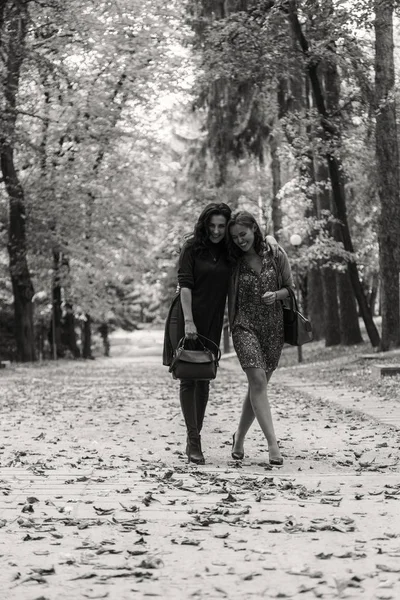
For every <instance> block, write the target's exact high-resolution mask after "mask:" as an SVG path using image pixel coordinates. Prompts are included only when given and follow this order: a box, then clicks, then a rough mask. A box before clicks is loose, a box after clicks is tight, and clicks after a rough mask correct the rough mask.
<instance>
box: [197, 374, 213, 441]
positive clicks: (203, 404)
mask: <svg viewBox="0 0 400 600" xmlns="http://www.w3.org/2000/svg"><path fill="white" fill-rule="evenodd" d="M209 392H210V382H209V381H196V390H195V398H196V413H197V430H198V432H199V433H200V432H201V430H202V428H203V421H204V415H205V412H206V408H207V403H208V396H209Z"/></svg>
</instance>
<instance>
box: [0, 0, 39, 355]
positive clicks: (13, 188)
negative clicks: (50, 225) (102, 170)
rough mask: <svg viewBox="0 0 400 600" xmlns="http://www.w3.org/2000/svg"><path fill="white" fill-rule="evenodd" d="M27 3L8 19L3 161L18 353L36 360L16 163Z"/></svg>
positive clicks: (0, 137)
mask: <svg viewBox="0 0 400 600" xmlns="http://www.w3.org/2000/svg"><path fill="white" fill-rule="evenodd" d="M27 5H28V2H27V1H17V2H12V3H11V4H10V6H9V7H7V8H8V11H7V14H6V19H7V21H8V28H9V30H8V35H7V48H6V73H5V83H4V110H3V128H2V132H1V134H0V163H1V170H2V173H3V178H4V184H5V187H6V190H7V194H8V197H9V207H10V208H9V238H8V253H9V259H10V276H11V281H12V288H13V294H14V311H15V327H16V341H17V352H18V358H19V360H21V361H32V360H34V359H35V341H34V323H33V303H32V298H33V295H34V289H33V284H32V280H31V274H30V271H29V267H28V260H27V239H26V226H25V218H26V211H25V197H24V190H23V188H22V185H21V182H20V180H19V176H18V171H17V168H16V166H15V163H14V145H15V139H16V120H17V114H18V113H17V94H18V88H19V82H20V75H21V67H22V63H23V60H24V50H25V38H26V32H27V24H28V12H27Z"/></svg>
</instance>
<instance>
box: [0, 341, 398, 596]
mask: <svg viewBox="0 0 400 600" xmlns="http://www.w3.org/2000/svg"><path fill="white" fill-rule="evenodd" d="M156 351H158V350H156ZM153 354H154V353H153V352H152V351H151V349H149V350H148V351H144V352H140V351H138V352H131V353H130V356H129V357H127V358H124V357H123V356H116V357H115V358H110V359H97V360H96V361H93V362H89V363H84V362H80V361H77V362H60V363H58V364H56V365H54V364H50V365H41V366H39V365H38V366H30V367H29V366H26V367H24V366H19V367H16V368H14V367H11V368H9V369H6V370H4V371H3V372H2V373H1V375H0V398H1V401H0V402H1V408H2V419H1V440H0V461H1V462H0V560H1V563H2V568H1V569H0V589H1V590H3V593H4V597H6V598H8V599H10V600H13V599H17V600H39V599H41V600H44V599H47V600H64V599H65V600H70V599H72V598H73V599H74V600H75V599H80V598H109V599H112V600H123V599H125V598H126V599H128V598H146V597H150V596H154V597H160V598H171V599H172V598H174V599H180V598H182V599H186V598H194V599H200V598H213V599H214V598H216V599H217V598H229V599H230V598H233V599H235V598H241V599H246V598H300V599H304V600H309V599H311V598H371V599H375V598H377V599H381V600H389V599H391V598H393V599H394V600H395V599H397V598H399V597H400V567H399V564H400V563H399V556H400V521H399V519H398V514H399V500H400V473H399V435H400V434H399V433H398V432H397V431H396V429H394V428H392V427H391V426H390V424H387V423H383V422H382V423H380V422H377V421H376V420H374V419H372V418H370V417H369V416H367V415H365V414H364V413H363V412H362V410H361V411H359V412H352V411H351V410H349V409H348V408H346V407H343V406H339V405H338V404H332V403H330V402H328V401H327V402H320V401H319V399H318V398H315V397H312V396H309V395H307V394H305V393H304V390H303V391H297V390H296V389H293V388H290V387H285V386H284V385H283V383H282V378H281V379H280V377H281V376H280V375H279V373H277V377H276V382H275V383H274V382H273V381H272V385H271V389H270V399H271V403H272V405H273V411H274V415H275V421H276V429H277V433H278V437H279V439H280V443H281V446H282V450H283V454H284V456H285V464H284V466H283V467H282V468H276V467H275V468H273V469H271V468H270V466H269V465H268V462H267V453H266V445H265V443H263V441H262V437H261V434H260V432H259V431H258V428H257V427H254V428H253V430H252V432H251V433H250V435H249V438H248V442H247V444H246V448H245V450H246V458H245V460H244V461H243V464H242V465H240V464H237V463H235V462H234V461H232V460H231V459H230V441H231V434H232V431H233V430H234V428H235V424H236V421H237V418H238V416H239V412H240V403H241V398H242V395H243V392H244V389H245V380H244V376H243V374H242V373H241V372H240V370H239V369H238V367H237V364H236V361H235V360H226V361H222V363H221V368H220V372H219V375H218V378H217V380H216V381H215V382H213V389H212V394H211V401H210V405H209V409H208V412H207V416H206V421H205V427H204V435H203V446H204V451H205V456H206V461H207V463H206V465H205V466H202V467H196V466H194V465H188V464H187V463H186V462H185V456H184V454H183V450H184V442H185V432H184V427H183V424H182V418H181V415H180V410H179V405H178V400H177V383H176V382H174V381H173V380H172V379H171V378H170V376H169V375H168V373H167V370H166V369H165V367H162V366H161V364H160V357H159V356H158V355H156V356H154V355H153ZM287 376H288V373H287V371H285V378H286V377H287Z"/></svg>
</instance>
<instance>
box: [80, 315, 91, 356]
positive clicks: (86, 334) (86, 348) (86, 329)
mask: <svg viewBox="0 0 400 600" xmlns="http://www.w3.org/2000/svg"><path fill="white" fill-rule="evenodd" d="M85 317H86V319H85V320H84V321H83V325H82V334H83V336H82V337H83V341H82V358H93V356H92V319H91V317H90V315H89V314H88V313H86V314H85Z"/></svg>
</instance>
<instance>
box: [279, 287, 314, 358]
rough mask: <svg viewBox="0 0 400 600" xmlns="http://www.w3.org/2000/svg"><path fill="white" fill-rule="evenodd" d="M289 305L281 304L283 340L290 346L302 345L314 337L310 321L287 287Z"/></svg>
mask: <svg viewBox="0 0 400 600" xmlns="http://www.w3.org/2000/svg"><path fill="white" fill-rule="evenodd" d="M287 289H288V292H289V298H290V307H286V306H283V331H284V334H283V336H284V340H285V342H286V343H287V344H290V345H291V346H302V345H303V344H307V342H312V341H313V339H314V336H313V331H312V327H311V323H310V321H309V320H308V319H306V317H304V316H303V315H302V314H301V313H300V312H299V309H298V306H297V300H296V296H295V295H294V292H293V290H290V289H289V288H287Z"/></svg>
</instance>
